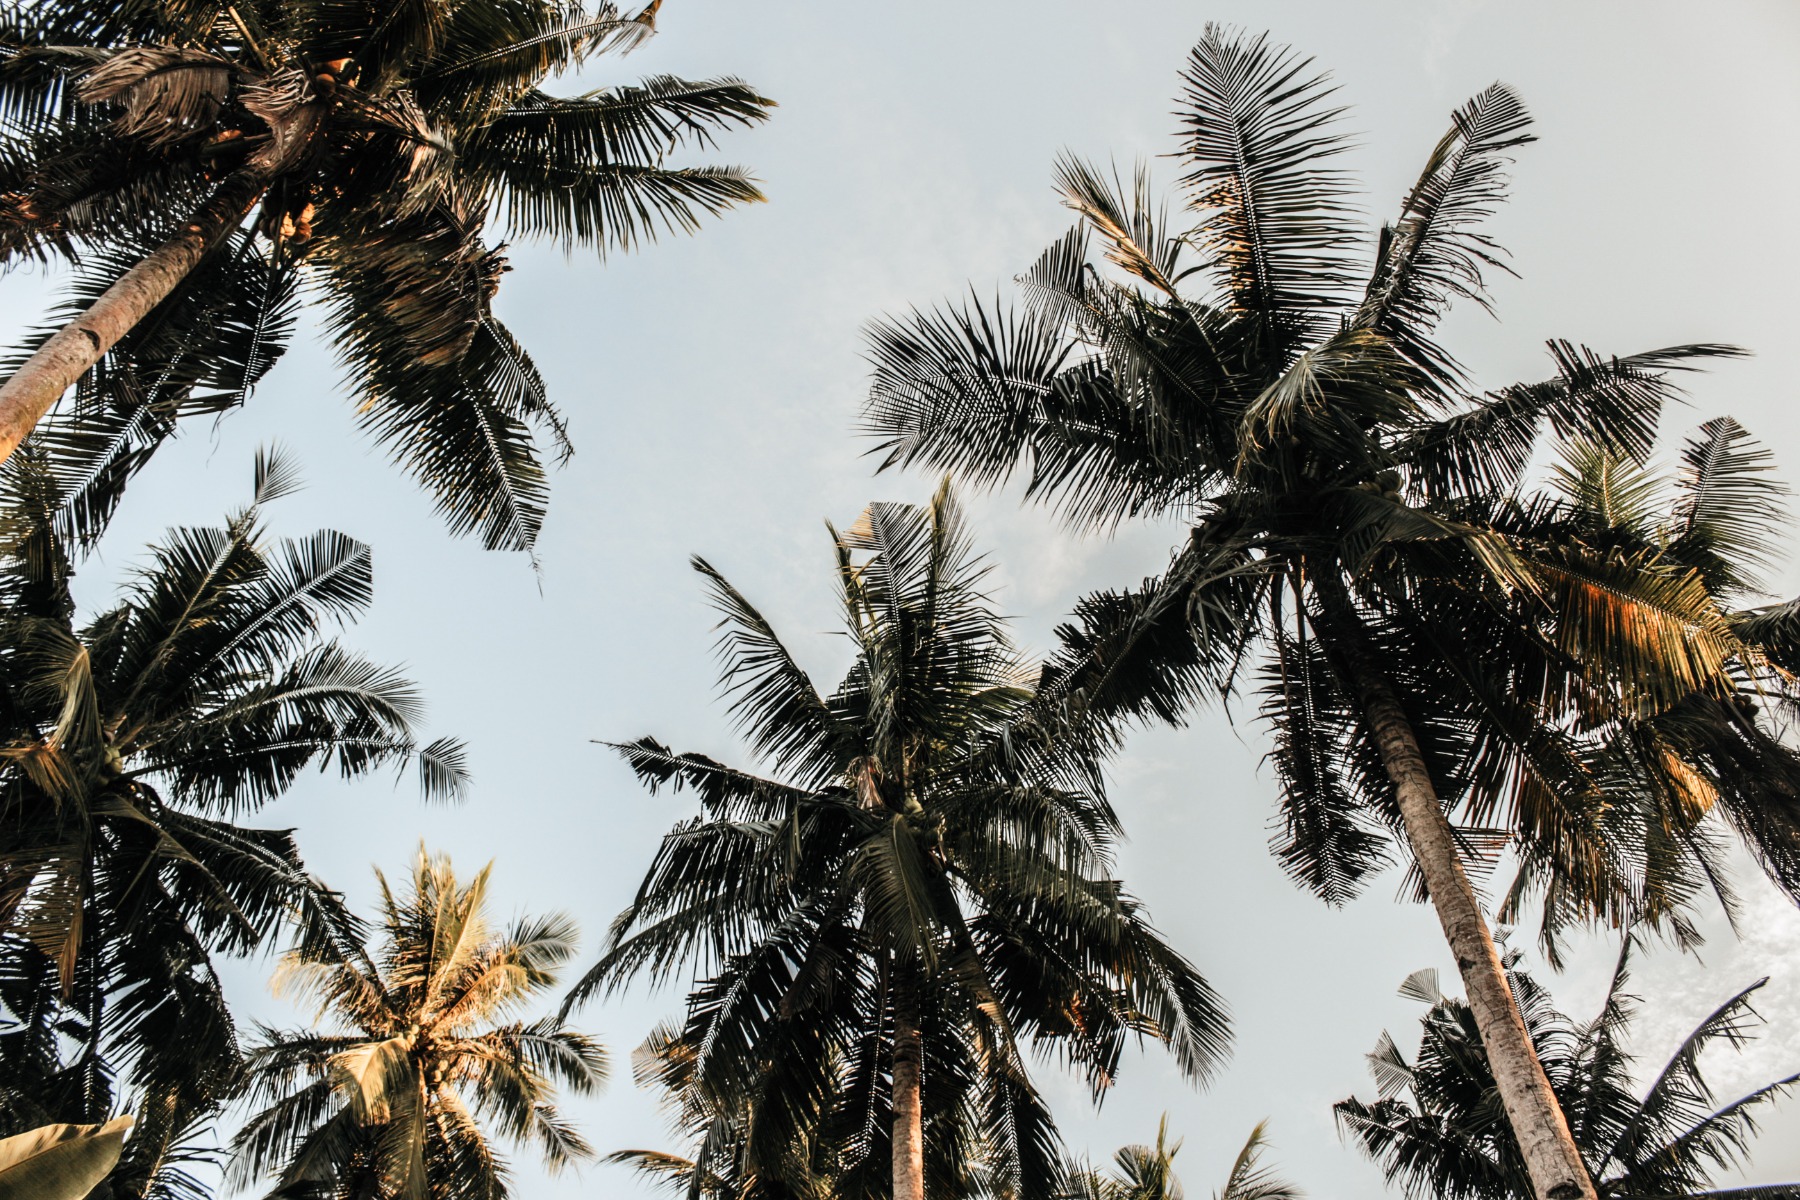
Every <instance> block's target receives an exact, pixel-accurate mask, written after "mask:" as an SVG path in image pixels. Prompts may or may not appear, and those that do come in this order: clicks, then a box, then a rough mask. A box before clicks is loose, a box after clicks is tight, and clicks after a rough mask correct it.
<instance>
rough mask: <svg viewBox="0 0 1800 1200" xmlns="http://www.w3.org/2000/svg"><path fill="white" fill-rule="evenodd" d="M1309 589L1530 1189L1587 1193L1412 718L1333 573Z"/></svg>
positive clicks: (1546, 1199) (1541, 1195)
mask: <svg viewBox="0 0 1800 1200" xmlns="http://www.w3.org/2000/svg"><path fill="white" fill-rule="evenodd" d="M1317 590H1318V594H1319V597H1320V601H1321V603H1322V604H1323V606H1324V608H1325V618H1326V619H1325V622H1324V624H1325V629H1324V630H1322V631H1321V632H1325V633H1326V634H1327V637H1328V638H1329V640H1330V642H1331V643H1332V649H1333V650H1334V651H1336V653H1337V656H1338V658H1339V661H1340V665H1341V667H1342V669H1344V670H1345V671H1346V672H1347V673H1348V675H1349V679H1348V681H1347V682H1349V684H1350V685H1351V687H1352V689H1353V690H1354V692H1355V694H1356V698H1357V700H1358V702H1359V704H1360V705H1361V708H1362V714H1363V721H1364V723H1365V725H1366V726H1367V728H1368V731H1369V735H1370V736H1371V737H1372V738H1374V740H1375V747H1376V749H1377V751H1378V752H1379V753H1380V755H1381V762H1382V766H1383V767H1385V768H1386V769H1387V775H1388V779H1389V780H1391V781H1392V782H1393V785H1394V796H1395V799H1396V800H1397V801H1398V802H1399V806H1400V816H1401V819H1402V821H1403V822H1404V824H1405V828H1406V838H1407V841H1408V842H1409V843H1410V844H1411V846H1412V852H1413V859H1414V861H1416V862H1417V863H1418V864H1419V871H1420V873H1421V874H1423V875H1424V877H1425V888H1426V891H1427V892H1428V893H1429V894H1430V896H1431V903H1432V906H1433V907H1434V908H1435V909H1436V910H1437V915H1438V922H1439V924H1441V925H1442V926H1443V929H1444V938H1445V940H1446V941H1448V942H1449V943H1450V952H1451V953H1452V954H1453V955H1455V957H1456V967H1457V970H1458V972H1459V973H1460V974H1461V975H1462V981H1463V987H1464V989H1465V990H1466V992H1467V994H1468V998H1469V1008H1470V1009H1471V1011H1472V1012H1473V1013H1474V1015H1475V1027H1476V1029H1477V1030H1478V1031H1479V1032H1480V1033H1481V1043H1482V1046H1483V1047H1484V1048H1485V1049H1486V1050H1487V1058H1488V1068H1489V1070H1491V1071H1492V1072H1493V1075H1494V1083H1495V1085H1496V1086H1497V1087H1498V1089H1499V1092H1500V1101H1501V1103H1502V1105H1504V1107H1505V1109H1506V1119H1507V1121H1508V1123H1509V1124H1511V1126H1512V1129H1513V1136H1514V1137H1515V1139H1516V1140H1517V1141H1518V1144H1519V1150H1520V1153H1521V1154H1522V1155H1523V1156H1524V1159H1525V1168H1526V1170H1527V1171H1528V1172H1529V1173H1530V1175H1531V1184H1532V1188H1533V1190H1535V1191H1536V1193H1537V1196H1538V1200H1595V1192H1594V1184H1593V1181H1592V1180H1591V1179H1590V1178H1589V1177H1588V1171H1587V1165H1586V1164H1585V1163H1584V1162H1582V1159H1581V1151H1580V1150H1579V1149H1578V1148H1577V1147H1576V1145H1575V1138H1574V1136H1573V1135H1572V1134H1571V1133H1570V1132H1569V1122H1568V1120H1567V1118H1565V1117H1564V1115H1563V1111H1562V1106H1561V1105H1560V1104H1558V1103H1557V1100H1556V1093H1555V1092H1553V1091H1552V1090H1551V1088H1550V1080H1549V1078H1548V1077H1547V1076H1546V1075H1545V1074H1544V1066H1543V1064H1542V1063H1541V1062H1539V1061H1538V1056H1537V1051H1536V1050H1535V1049H1534V1048H1533V1047H1532V1044H1531V1035H1530V1034H1529V1033H1528V1032H1527V1031H1526V1029H1525V1019H1524V1017H1523V1016H1521V1015H1520V1013H1519V1006H1518V1003H1517V1001H1516V1000H1515V999H1514V998H1513V994H1512V988H1511V986H1510V985H1509V984H1508V983H1507V980H1506V969H1505V968H1504V967H1503V966H1501V964H1500V954H1499V952H1498V951H1497V950H1496V949H1495V948H1494V939H1493V936H1492V934H1491V933H1490V931H1489V929H1488V924H1487V920H1486V918H1485V917H1483V916H1482V914H1481V906H1480V903H1479V902H1478V901H1477V900H1476V897H1475V889H1474V887H1473V886H1472V885H1471V884H1470V883H1469V877H1468V875H1467V874H1465V873H1464V871H1463V869H1462V861H1461V859H1460V858H1459V857H1458V855H1457V851H1456V842H1455V838H1454V836H1453V835H1452V832H1451V829H1450V821H1449V819H1448V818H1447V817H1445V816H1444V809H1443V805H1442V804H1440V803H1439V801H1438V795H1437V787H1436V785H1434V784H1433V783H1432V781H1431V774H1430V772H1429V771H1428V770H1427V769H1426V766H1425V755H1424V753H1423V752H1422V751H1421V750H1420V749H1419V740H1418V737H1417V735H1416V734H1415V733H1414V732H1413V726H1412V721H1411V719H1410V718H1409V717H1408V716H1407V715H1406V710H1405V709H1404V708H1403V707H1402V706H1401V704H1400V699H1399V696H1398V695H1397V694H1396V693H1395V691H1394V687H1393V685H1392V683H1391V682H1389V680H1388V677H1387V675H1386V673H1385V672H1383V671H1382V670H1381V668H1380V666H1379V665H1378V664H1377V660H1376V658H1375V656H1374V654H1373V652H1372V651H1371V649H1370V647H1369V645H1368V643H1367V641H1366V640H1365V637H1364V635H1363V632H1362V626H1361V623H1360V621H1359V620H1358V618H1357V616H1356V613H1355V611H1354V609H1352V608H1351V606H1350V601H1349V595H1348V593H1347V592H1345V591H1344V590H1343V588H1342V584H1341V583H1339V582H1338V580H1337V578H1336V576H1335V573H1332V574H1331V575H1330V577H1329V578H1327V579H1323V580H1320V581H1319V586H1318V589H1317Z"/></svg>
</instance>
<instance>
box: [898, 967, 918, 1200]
mask: <svg viewBox="0 0 1800 1200" xmlns="http://www.w3.org/2000/svg"><path fill="white" fill-rule="evenodd" d="M897 974H898V976H899V978H898V979H897V980H896V983H895V987H894V1200H925V1123H924V1109H923V1105H922V1096H923V1089H922V1086H921V1079H922V1076H923V1069H924V1060H925V1040H924V1037H923V1036H922V1035H921V1033H920V1031H919V995H918V990H917V987H916V985H915V982H914V980H913V979H911V978H910V976H909V974H908V972H907V971H906V969H905V968H901V970H900V971H899V972H897Z"/></svg>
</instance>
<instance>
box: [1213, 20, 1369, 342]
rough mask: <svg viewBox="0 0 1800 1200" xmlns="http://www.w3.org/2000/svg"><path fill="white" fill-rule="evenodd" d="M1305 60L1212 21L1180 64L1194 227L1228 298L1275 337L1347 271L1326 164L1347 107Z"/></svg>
mask: <svg viewBox="0 0 1800 1200" xmlns="http://www.w3.org/2000/svg"><path fill="white" fill-rule="evenodd" d="M1312 72H1313V67H1312V63H1311V61H1310V60H1308V59H1304V58H1301V57H1300V56H1299V55H1296V54H1295V53H1294V52H1292V51H1291V50H1288V49H1286V48H1284V47H1280V46H1276V45H1274V44H1272V43H1271V42H1270V41H1269V39H1268V37H1267V35H1262V36H1258V37H1250V36H1247V35H1244V34H1241V33H1238V32H1236V31H1233V30H1228V29H1225V28H1223V27H1221V26H1216V25H1209V26H1208V27H1207V30H1206V34H1205V36H1204V37H1203V38H1202V39H1201V41H1200V43H1199V45H1197V46H1195V47H1194V50H1193V53H1192V54H1191V55H1190V56H1189V58H1188V63H1187V67H1186V69H1185V70H1184V71H1183V72H1182V83H1183V85H1184V89H1185V90H1184V93H1183V96H1182V99H1181V103H1182V106H1183V107H1182V109H1181V110H1180V112H1179V113H1178V115H1179V117H1180V119H1181V123H1182V150H1181V157H1182V159H1183V160H1184V161H1185V162H1186V163H1187V165H1188V168H1189V171H1188V174H1187V175H1186V176H1185V177H1184V178H1183V180H1182V182H1183V184H1184V185H1185V186H1186V187H1187V189H1188V192H1189V194H1190V195H1191V196H1192V198H1193V201H1192V202H1193V205H1194V207H1195V208H1196V209H1198V210H1199V211H1200V212H1201V214H1202V217H1201V221H1200V224H1199V226H1198V227H1197V228H1196V230H1195V231H1194V233H1193V234H1192V235H1191V236H1192V238H1193V240H1194V241H1195V243H1196V244H1197V246H1198V247H1199V249H1200V251H1201V253H1203V254H1207V255H1210V256H1213V257H1214V258H1215V260H1216V261H1217V263H1218V270H1219V272H1220V274H1221V276H1222V279H1223V281H1224V284H1225V288H1226V296H1227V299H1228V302H1229V303H1230V304H1232V305H1233V306H1234V307H1235V308H1237V309H1239V310H1241V311H1243V312H1245V313H1247V314H1251V315H1253V316H1254V317H1255V318H1256V320H1257V321H1258V322H1259V323H1260V324H1261V326H1262V327H1263V328H1262V332H1261V336H1263V337H1265V338H1268V339H1270V342H1271V343H1272V344H1280V343H1282V342H1284V341H1287V340H1288V339H1292V338H1294V337H1295V336H1296V335H1298V334H1301V333H1302V331H1304V330H1306V329H1307V328H1308V327H1309V326H1310V325H1311V323H1312V321H1313V320H1314V318H1315V314H1316V312H1317V311H1318V310H1319V309H1321V308H1324V307H1328V306H1333V305H1336V304H1338V303H1341V302H1342V300H1343V296H1344V289H1345V288H1346V286H1347V285H1348V284H1349V282H1350V276H1349V274H1348V267H1349V263H1348V262H1347V258H1346V254H1347V248H1348V246H1350V245H1351V244H1352V243H1353V242H1354V241H1355V238H1356V232H1357V231H1356V230H1355V229H1354V227H1352V226H1351V225H1350V224H1349V223H1348V218H1349V215H1350V209H1349V207H1348V205H1347V203H1346V199H1345V193H1346V191H1347V183H1346V179H1345V177H1344V175H1343V173H1342V172H1339V171H1336V170H1334V169H1332V168H1330V167H1327V166H1325V165H1323V164H1324V163H1325V162H1326V160H1328V159H1330V158H1332V157H1334V156H1336V155H1337V154H1340V153H1342V152H1343V151H1344V150H1345V149H1347V148H1348V144H1347V142H1346V140H1345V139H1344V138H1343V137H1342V136H1341V135H1339V134H1337V133H1334V132H1332V131H1331V126H1332V124H1333V123H1334V122H1335V121H1336V120H1337V118H1338V117H1339V116H1340V115H1341V113H1342V111H1343V110H1342V109H1339V108H1333V107H1331V106H1330V104H1329V98H1330V96H1331V94H1332V92H1333V91H1335V89H1334V88H1332V87H1331V86H1330V85H1329V84H1328V82H1327V80H1326V77H1325V76H1323V75H1318V74H1313V73H1312Z"/></svg>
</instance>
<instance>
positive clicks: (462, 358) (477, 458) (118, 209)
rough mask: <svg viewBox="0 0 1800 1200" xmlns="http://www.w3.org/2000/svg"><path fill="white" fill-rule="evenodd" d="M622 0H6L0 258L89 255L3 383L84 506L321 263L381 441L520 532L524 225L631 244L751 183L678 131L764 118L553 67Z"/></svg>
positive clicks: (339, 333)
mask: <svg viewBox="0 0 1800 1200" xmlns="http://www.w3.org/2000/svg"><path fill="white" fill-rule="evenodd" d="M659 4H660V0H658V3H657V4H651V5H650V7H649V8H647V9H645V10H644V11H643V12H642V13H639V14H638V15H637V16H636V17H630V16H626V15H623V14H621V13H619V12H618V11H617V10H616V9H615V8H614V7H613V5H612V4H611V3H610V0H600V2H599V3H598V4H597V6H596V7H594V8H593V9H591V10H590V9H587V8H584V7H583V6H582V5H581V3H580V2H579V0H446V2H444V3H436V4H429V5H407V4H400V3H397V2H395V0H349V2H340V0H332V2H326V0H298V2H296V0H233V2H232V3H226V2H225V0H124V2H122V3H114V4H104V5H95V4H89V3H85V2H84V0H44V2H41V3H35V4H25V5H23V6H19V5H7V6H5V7H4V8H3V9H0V261H6V262H11V261H18V260H21V259H24V258H29V257H39V258H48V257H56V256H63V257H71V258H72V257H74V256H75V255H77V254H79V255H80V257H81V261H82V263H83V267H82V273H81V274H80V275H79V276H78V277H77V279H76V282H75V286H74V290H73V293H72V295H71V297H70V299H69V301H68V302H67V303H66V304H65V305H64V306H63V307H62V308H60V309H59V310H58V311H57V312H56V313H55V314H54V320H53V324H52V325H51V326H50V327H49V328H47V329H45V330H43V331H42V332H41V334H40V335H39V336H38V337H36V338H35V339H33V341H32V342H31V343H30V345H29V346H28V347H27V352H26V353H25V354H23V355H22V356H21V357H19V358H17V359H16V360H15V361H13V362H12V363H11V365H10V369H9V370H8V376H9V377H8V378H6V380H5V382H4V384H3V385H0V460H3V459H4V458H5V457H6V456H7V455H10V454H11V453H12V452H13V450H14V448H15V447H17V446H18V445H19V443H20V442H21V441H22V440H23V439H24V438H25V437H26V436H27V435H28V434H30V433H31V432H32V429H33V427H34V426H36V425H37V424H38V423H39V422H40V421H41V420H42V419H43V418H44V416H45V414H46V413H48V412H49V411H50V410H51V408H52V406H53V405H55V404H56V403H57V401H58V399H59V398H61V397H62V396H63V395H64V394H65V393H66V392H67V391H68V390H69V389H70V388H72V387H73V388H75V389H76V390H75V399H74V403H73V404H72V405H71V406H70V407H69V408H68V409H67V410H66V411H65V412H64V414H63V416H62V418H61V419H59V420H56V421H54V422H53V423H52V425H51V426H50V427H49V428H46V429H45V430H43V431H42V433H41V434H40V440H42V441H43V442H44V444H45V447H46V449H47V451H48V452H49V453H50V456H51V461H52V463H53V464H54V466H55V468H56V476H57V478H58V480H59V481H60V482H61V485H62V493H63V494H62V495H61V496H60V497H59V503H60V504H62V505H63V506H64V507H65V508H66V509H68V511H69V514H70V516H71V518H72V519H77V520H79V521H80V522H81V523H83V524H84V525H87V526H91V525H92V524H93V523H94V521H96V520H98V519H104V516H105V514H106V513H107V512H108V511H110V508H111V505H112V504H113V503H115V502H116V500H117V496H118V492H119V489H120V488H121V487H122V486H123V485H124V483H125V481H126V480H127V479H128V478H129V477H130V476H131V474H132V473H134V472H135V471H136V470H137V469H138V468H139V467H140V466H142V464H143V462H144V461H145V460H146V459H147V458H148V457H149V456H150V455H151V453H152V452H154V450H155V449H156V448H157V447H158V446H159V445H160V444H162V442H163V441H164V440H165V439H166V438H167V437H168V436H169V435H170V434H171V433H173V432H174V430H175V427H176V423H177V421H178V420H179V419H180V418H182V417H187V416H192V415H197V414H205V413H218V412H222V411H224V410H226V409H229V408H231V407H233V406H235V405H237V404H240V403H242V402H243V401H244V400H245V399H246V397H247V396H248V394H249V392H250V390H251V389H252V388H253V387H254V386H255V384H256V382H257V381H258V380H259V379H260V378H261V377H262V376H263V374H264V373H265V372H266V371H267V370H268V368H269V367H270V365H271V364H272V363H273V361H274V360H275V358H276V357H277V356H278V355H279V354H280V353H281V350H282V348H283V346H284V345H285V344H286V342H287V340H288V337H289V335H290V333H291V331H292V329H293V326H294V315H295V305H296V301H297V290H296V289H297V288H298V287H299V286H300V285H301V284H306V285H308V286H309V287H311V289H312V294H313V295H314V296H315V297H316V298H317V300H318V301H319V302H320V304H321V306H322V309H323V313H322V315H323V318H324V321H325V324H326V327H327V328H328V330H329V331H330V334H331V337H332V340H333V341H334V343H335V344H336V347H337V350H338V353H339V357H340V359H341V360H342V362H343V365H344V367H345V369H346V371H347V373H348V375H349V377H350V380H351V382H352V386H353V388H354V390H355V392H356V395H357V402H358V411H359V413H360V414H361V418H362V420H363V421H364V422H365V424H366V425H367V426H368V427H369V428H370V429H371V430H372V431H373V432H374V433H375V435H376V438H377V440H378V441H380V442H381V443H382V444H383V445H385V446H387V447H388V448H389V449H390V451H391V452H392V453H393V455H394V456H395V457H396V458H397V459H399V460H400V461H402V462H403V463H404V464H405V465H406V467H407V469H408V470H410V471H411V472H412V473H413V474H414V475H416V476H417V477H418V478H419V479H420V481H421V482H422V483H423V484H424V485H425V486H426V487H427V488H429V489H430V490H431V492H432V494H433V495H434V497H435V499H436V501H437V503H438V506H439V507H440V508H441V509H442V510H443V511H444V513H445V514H446V516H447V518H448V520H449V522H450V525H451V526H452V528H453V529H454V530H456V531H457V532H466V531H470V530H479V531H480V532H481V535H482V537H483V539H484V541H485V542H486V544H487V545H488V546H489V547H490V548H492V547H506V548H515V549H520V548H522V549H529V548H530V547H531V545H532V543H533V540H534V538H535V537H536V534H537V530H538V526H539V524H540V522H541V520H542V517H543V509H544V501H545V494H546V492H545V483H544V474H543V469H542V467H541V465H540V463H539V458H538V452H537V450H536V449H535V446H534V436H535V435H534V432H533V431H534V430H535V431H536V433H537V434H548V435H549V436H550V437H551V438H553V439H554V440H555V441H556V442H557V444H558V445H560V446H561V447H562V450H563V452H564V453H565V454H566V453H567V448H568V447H567V441H566V439H565V438H564V435H563V424H562V419H561V417H560V416H559V415H558V414H557V411H556V409H555V408H554V407H553V406H552V405H551V403H550V401H549V399H548V397H547V395H546V394H545V390H544V384H543V381H542V379H540V378H539V376H538V373H537V370H536V368H535V367H534V366H533V365H532V363H531V360H530V358H529V357H528V356H527V355H526V353H525V351H524V349H523V348H522V347H521V346H520V345H519V343H518V342H517V341H516V340H515V339H514V337H513V335H512V334H511V333H510V332H508V331H507V330H506V328H505V327H504V326H503V325H501V323H500V322H499V321H498V320H497V319H496V318H495V316H494V314H493V310H492V300H493V297H494V294H495V291H496V289H497V288H498V286H499V282H500V276H501V274H502V273H503V272H504V271H505V270H506V269H507V266H506V259H505V255H504V253H503V250H504V246H494V245H492V239H491V237H490V235H489V234H488V232H487V230H488V227H489V226H490V224H498V225H499V226H500V228H501V229H502V230H504V231H505V233H506V235H507V236H509V237H515V238H538V239H549V240H551V241H553V242H556V243H559V244H561V245H562V246H563V247H564V248H565V249H573V248H575V247H577V246H585V247H594V248H597V249H598V250H600V251H602V252H604V251H605V250H607V249H608V248H623V249H629V248H631V247H633V246H635V245H637V244H639V243H642V242H646V241H649V240H651V239H653V238H654V237H656V236H657V235H658V233H659V232H677V231H685V230H692V229H694V228H697V226H698V223H699V219H700V217H701V216H702V215H703V214H708V213H718V212H720V211H722V210H724V209H727V208H729V207H731V206H733V205H737V204H741V203H745V202H749V201H754V200H760V199H761V198H762V196H761V193H760V192H759V191H758V189H757V187H756V185H755V183H754V182H753V181H752V180H751V179H750V178H749V177H748V176H747V175H745V174H744V173H743V172H742V171H740V170H738V169H736V168H730V167H676V166H672V165H670V164H669V162H668V156H669V154H670V153H671V151H673V150H674V149H676V148H678V147H680V146H682V145H684V144H698V145H701V146H708V145H710V144H711V143H712V140H713V138H714V136H715V134H717V133H718V132H720V131H721V130H723V129H725V128H728V127H731V126H743V125H751V124H754V123H756V122H759V121H761V120H763V119H764V118H765V117H766V115H767V112H768V108H769V105H770V102H769V101H767V100H765V99H763V98H762V97H761V96H759V95H758V94H757V93H756V92H755V91H754V90H753V89H751V88H750V87H749V86H748V85H746V84H744V83H742V82H741V81H738V80H736V79H729V78H723V79H712V80H703V81H690V80H684V79H678V78H675V77H673V76H656V77H654V78H651V79H648V80H646V81H645V82H644V83H642V84H641V85H638V86H634V87H618V88H601V89H598V90H595V91H592V92H588V93H585V94H582V95H579V96H574V97H562V96H556V95H553V94H551V93H549V92H548V91H546V90H544V89H545V87H546V85H547V84H548V83H549V81H551V80H552V79H553V78H555V77H557V76H559V75H561V74H563V73H565V72H570V71H574V70H576V69H577V68H580V67H581V66H583V65H584V64H585V63H586V62H588V61H589V60H590V59H592V58H593V57H595V56H596V55H599V54H602V53H605V52H607V51H617V50H625V49H629V48H630V47H632V46H633V45H635V44H637V43H638V42H640V41H642V40H643V38H645V37H646V36H648V35H649V34H650V33H651V31H652V29H653V27H654V17H655V12H656V9H657V8H658V7H659Z"/></svg>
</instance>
